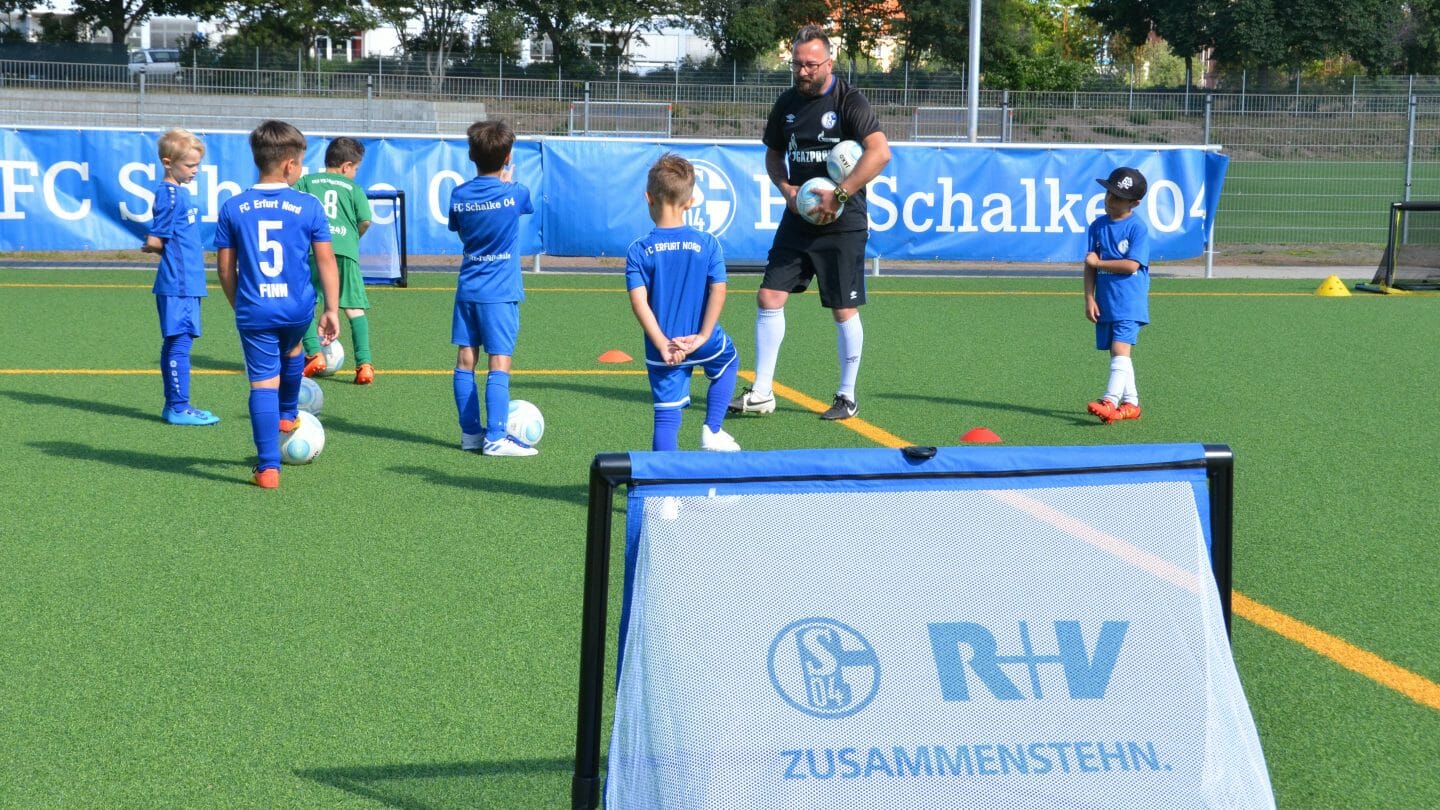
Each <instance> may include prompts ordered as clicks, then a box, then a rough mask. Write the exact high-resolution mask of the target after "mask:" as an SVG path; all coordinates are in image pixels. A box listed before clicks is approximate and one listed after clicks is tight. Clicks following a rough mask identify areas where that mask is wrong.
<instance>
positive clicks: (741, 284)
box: [0, 187, 1440, 808]
mask: <svg viewBox="0 0 1440 810" xmlns="http://www.w3.org/2000/svg"><path fill="white" fill-rule="evenodd" d="M1228 193H1229V191H1228V187H1227V194H1228ZM1382 236H1383V234H1382ZM152 276H153V274H152V272H150V271H140V270H38V269H0V296H3V300H4V301H5V303H6V309H7V311H8V313H9V317H8V318H7V319H6V320H5V321H4V322H3V323H0V345H3V346H4V347H5V351H4V360H3V361H0V416H3V421H0V424H3V431H0V454H3V457H4V458H5V460H6V463H5V464H4V465H3V466H0V499H3V502H0V506H3V509H0V512H3V518H0V615H3V616H4V621H3V624H0V627H3V628H4V629H3V630H0V641H3V643H0V676H3V683H4V688H3V689H0V720H3V723H4V728H5V730H6V734H5V735H4V738H3V740H0V758H3V759H4V761H5V762H6V767H4V768H3V769H0V806H4V807H116V808H122V807H123V808H129V807H134V808H153V807H215V806H223V807H231V806H234V807H327V808H328V807H357V808H359V807H376V806H387V807H403V808H470V807H491V808H556V807H564V806H568V803H569V792H570V776H571V770H572V764H573V763H572V757H573V750H574V749H573V745H574V733H575V710H576V694H575V693H576V684H577V676H578V641H579V627H580V606H581V593H580V590H581V587H580V586H581V578H582V568H583V553H584V534H585V503H586V495H587V491H586V485H587V481H588V473H589V465H590V462H591V460H592V459H593V458H594V456H595V455H596V454H597V453H601V452H611V451H624V450H643V449H648V448H649V438H650V413H651V411H650V393H649V389H648V386H647V384H646V381H645V376H644V372H643V368H642V364H641V363H638V362H631V363H627V364H618V365H617V364H605V363H600V362H598V360H597V358H598V356H599V355H600V354H601V353H602V352H604V351H606V350H608V349H621V350H623V351H625V352H627V353H629V354H631V355H632V356H637V357H638V356H641V354H642V344H641V335H640V331H639V329H638V327H637V326H636V324H635V322H634V318H633V316H632V315H631V313H630V308H629V304H628V301H627V298H626V296H625V294H624V283H623V279H622V278H621V277H620V276H619V275H618V274H610V275H564V274H555V273H544V274H538V275H536V274H527V276H526V279H525V281H526V287H527V290H528V295H529V298H528V300H527V301H526V302H525V303H524V304H523V305H522V307H521V334H520V342H519V346H518V349H517V354H516V356H515V369H516V373H515V375H514V377H513V379H512V395H513V396H514V397H516V398H523V399H527V400H530V401H532V402H535V403H536V404H537V405H539V407H540V408H541V409H542V411H543V412H544V414H545V418H546V421H547V431H546V434H545V437H544V439H543V441H542V442H541V443H540V450H541V453H540V455H539V456H538V457H535V458H532V459H497V458H486V457H481V456H477V455H474V454H471V453H466V452H462V451H461V450H459V449H458V442H459V431H458V428H457V427H456V424H455V414H454V405H453V400H452V399H451V387H450V369H451V368H452V367H453V363H454V349H453V347H451V346H450V345H449V342H448V338H449V322H450V307H451V298H452V294H453V285H454V275H453V274H440V273H434V274H431V273H419V274H414V275H412V277H411V286H410V288H408V289H403V290H401V289H375V290H372V291H371V300H372V303H373V306H374V309H373V310H372V316H371V317H372V322H373V327H372V330H373V331H372V337H373V341H374V347H375V363H376V368H377V377H376V382H375V384H374V385H373V386H369V387H357V386H354V385H351V384H350V382H349V380H350V374H349V371H350V369H349V368H348V367H347V368H346V369H345V370H342V371H341V372H340V374H339V375H337V376H335V377H333V378H329V379H326V380H323V381H322V382H321V384H322V386H323V388H324V391H325V407H324V411H323V412H322V413H321V415H320V418H321V421H322V422H323V423H324V425H325V428H326V431H327V444H326V448H325V451H324V453H323V455H322V456H321V457H320V458H319V459H317V460H316V462H315V463H313V464H311V465H308V466H305V467H287V468H285V470H284V472H283V476H282V484H281V488H280V489H279V490H278V491H263V490H260V489H258V488H257V487H255V486H253V485H252V484H251V483H250V465H251V464H252V463H253V452H254V451H253V445H252V442H251V437H250V428H249V422H248V418H247V414H246V410H245V409H246V404H245V403H246V387H247V385H246V382H245V380H244V376H243V373H242V372H243V363H242V360H241V355H240V348H239V341H238V338H237V336H236V333H235V329H234V323H233V319H232V317H231V315H230V312H229V308H228V306H227V305H226V304H225V300H224V297H223V295H222V294H221V293H220V291H219V289H218V287H216V286H215V285H214V282H213V274H212V286H211V290H210V294H211V297H210V298H209V299H208V300H207V302H206V304H205V307H204V317H205V324H204V325H205V335H204V337H202V338H201V339H199V340H198V341H196V344H195V349H194V355H193V358H194V364H195V373H194V377H193V380H192V393H193V401H194V402H195V404H196V405H197V406H199V407H202V408H208V409H211V410H213V411H214V412H215V413H216V414H217V415H219V416H220V417H221V418H222V419H223V421H222V423H221V424H219V425H218V426H215V427H209V428H180V427H172V426H168V425H165V424H164V423H162V422H161V421H160V419H159V417H158V414H159V411H160V406H161V401H162V400H161V383H160V379H159V374H158V370H157V356H158V352H159V339H158V334H157V332H158V330H157V329H156V317H155V304H154V297H153V296H152V295H151V294H150V283H151V280H152ZM757 283H758V278H757V277H755V276H736V277H734V278H732V287H731V298H730V301H729V304H728V306H727V308H726V311H725V314H724V316H722V319H721V323H722V324H723V325H724V326H725V327H726V328H727V330H728V331H729V332H730V333H731V335H732V336H733V337H734V338H735V339H736V342H737V344H739V347H740V351H741V354H740V356H741V361H742V367H743V368H744V369H745V371H747V372H748V371H749V370H750V366H751V363H752V362H753V353H752V351H751V348H750V345H751V341H752V334H751V328H752V324H753V318H754V289H755V285H756V284H757ZM1315 285H1316V282H1315V281H1313V280H1307V281H1262V280H1224V281H1221V280H1208V281H1207V280H1199V279H1194V280H1184V279H1163V278H1160V279H1156V280H1155V281H1154V283H1153V287H1152V300H1151V309H1152V316H1153V318H1154V323H1153V324H1152V325H1151V326H1150V327H1148V328H1147V329H1146V330H1145V331H1144V333H1143V334H1142V337H1141V340H1140V343H1139V345H1138V346H1137V348H1136V351H1135V367H1136V374H1137V378H1138V382H1139V386H1140V392H1141V396H1142V404H1143V406H1144V418H1142V419H1140V420H1139V421H1135V422H1124V423H1119V424H1115V425H1110V426H1106V425H1101V424H1099V423H1097V422H1096V421H1095V420H1094V418H1093V417H1091V416H1089V415H1088V414H1087V413H1086V412H1085V407H1084V406H1085V403H1086V402H1087V401H1088V400H1091V399H1094V398H1095V396H1096V395H1097V394H1098V393H1099V392H1100V389H1101V387H1102V385H1103V383H1104V379H1105V373H1106V368H1107V365H1108V363H1107V359H1106V356H1105V355H1104V354H1102V353H1100V352H1096V351H1095V350H1094V349H1093V348H1092V341H1093V332H1092V327H1091V325H1090V324H1089V323H1088V322H1087V321H1086V320H1085V317H1084V305H1083V299H1082V297H1081V295H1080V279H1079V277H1078V273H1077V274H1076V277H1075V278H1073V279H1059V278H1044V279H1021V278H1003V279H1002V278H965V279H958V278H902V277H885V278H879V279H872V280H871V289H870V292H871V296H870V303H869V305H868V306H866V307H865V308H864V309H863V310H862V315H863V318H864V325H865V332H866V344H865V354H864V365H863V368H862V370H861V373H860V384H859V390H858V394H859V397H858V399H859V404H860V413H859V417H858V419H856V420H851V421H849V422H844V423H830V422H823V421H821V420H819V419H817V418H816V417H815V414H814V413H813V412H811V411H810V410H808V409H807V406H808V405H811V404H814V403H817V402H825V403H828V400H829V399H830V397H831V396H832V395H833V393H834V384H835V376H836V370H835V369H836V360H835V336H834V328H833V326H832V325H831V324H830V321H829V318H828V315H827V314H826V313H824V312H823V311H822V310H821V309H820V306H819V302H818V300H817V297H816V296H815V295H814V294H813V293H810V294H806V295H801V296H795V297H793V298H792V300H791V302H790V306H789V307H788V308H787V313H788V335H787V338H786V342H785V345H784V349H783V351H782V354H781V358H780V366H779V371H778V379H779V381H780V382H781V383H783V384H784V386H786V388H787V389H788V390H789V391H791V392H792V393H791V395H790V396H789V398H788V399H784V400H782V401H781V403H780V408H779V411H778V412H777V413H776V414H774V415H772V416H769V417H766V418H763V419H755V418H751V419H732V420H729V421H728V422H727V429H728V430H729V431H730V432H731V433H733V434H734V435H735V437H736V439H737V440H738V441H739V442H740V444H741V446H743V447H744V448H745V449H746V450H771V449H788V448H805V447H873V446H877V445H894V444H896V443H901V444H928V445H951V444H956V443H957V442H958V438H959V437H960V436H961V435H962V434H963V433H965V432H966V431H967V430H969V429H970V428H972V427H978V426H984V427H988V428H990V429H991V430H993V431H995V432H996V433H998V434H999V435H1000V436H1001V437H1002V438H1003V439H1004V441H1005V443H1006V444H1009V445H1046V446H1048V445H1101V444H1118V443H1132V442H1134V443H1173V442H1207V443H1219V444H1228V445H1229V446H1230V447H1231V448H1232V449H1233V451H1234V454H1235V474H1236V507H1235V509H1236V523H1235V555H1234V585H1235V591H1236V593H1235V616H1236V618H1235V624H1234V655H1235V659H1236V663H1237V667H1238V670H1239V673H1240V676H1241V679H1242V682H1243V684H1244V687H1245V690H1246V694H1247V696H1248V698H1249V701H1250V705H1251V708H1252V710H1253V712H1254V715H1255V719H1256V723H1257V726H1258V728H1259V733H1260V739H1261V742H1262V744H1263V745H1264V748H1265V754H1266V758H1267V762H1268V765H1269V768H1270V773H1271V778H1272V780H1273V783H1274V786H1275V791H1276V799H1277V801H1278V803H1279V806H1280V807H1282V808H1287V807H1294V808H1311V807H1324V808H1338V807H1355V808H1373V807H1396V808H1412V807H1413V808H1432V807H1437V806H1440V771H1437V768H1436V763H1437V762H1440V684H1437V681H1440V644H1437V642H1436V638H1437V634H1436V630H1435V628H1436V626H1437V625H1440V601H1437V599H1436V596H1435V594H1436V593H1437V592H1440V549H1437V544H1436V543H1435V541H1434V534H1435V528H1434V527H1435V526H1436V525H1440V499H1437V498H1436V497H1435V492H1436V491H1437V490H1440V451H1437V449H1436V448H1437V447H1440V425H1437V423H1435V422H1434V421H1432V420H1430V419H1428V418H1425V415H1426V414H1428V413H1430V412H1431V411H1432V410H1433V409H1434V407H1435V403H1436V402H1440V374H1437V373H1436V372H1437V369H1436V360H1435V356H1436V355H1435V351H1434V347H1435V346H1436V345H1437V338H1440V328H1437V323H1440V317H1437V316H1440V299H1437V298H1430V297H1419V296H1416V297H1387V296H1364V295H1357V296H1352V297H1347V298H1326V297H1317V296H1315V295H1313V294H1311V293H1312V292H1313V290H1314V288H1315ZM346 339H347V338H346V336H345V335H342V340H346ZM1377 344H1378V345H1377ZM1398 346H1404V347H1408V348H1406V349H1403V350H1397V349H1396V348H1394V347H1398ZM694 394H695V398H696V403H697V407H695V408H692V409H691V410H690V412H687V414H686V422H685V427H684V429H683V430H682V433H681V443H682V447H687V448H695V447H697V446H698V437H699V424H700V423H699V417H700V408H699V407H698V406H699V403H701V402H703V396H704V386H703V381H697V383H696V385H695V391H694ZM1411 415H1416V416H1418V417H1419V418H1407V419H1400V418H1399V417H1400V416H1411ZM617 518H618V515H617ZM620 553H621V552H620V549H618V548H617V549H616V559H615V561H614V563H613V565H612V571H613V572H614V576H615V580H616V581H615V584H614V586H613V587H612V589H611V592H612V595H613V597H614V599H615V600H616V604H617V608H616V609H612V610H611V612H610V615H611V616H612V619H614V618H618V615H619V610H618V599H619V594H620V586H619V578H620V575H621V569H622V561H621V560H620ZM608 638H609V640H610V642H611V644H612V646H613V643H614V639H615V633H614V630H613V627H612V630H611V632H610V634H609V636H608ZM613 660H614V658H613V649H612V654H611V666H612V668H613ZM612 671H613V669H612Z"/></svg>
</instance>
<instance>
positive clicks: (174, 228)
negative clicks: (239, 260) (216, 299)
mask: <svg viewBox="0 0 1440 810" xmlns="http://www.w3.org/2000/svg"><path fill="white" fill-rule="evenodd" d="M199 217H200V209H199V207H197V206H196V205H195V204H194V202H193V201H192V200H191V198H190V192H189V191H188V190H187V189H186V188H185V187H184V186H181V185H176V184H175V183H169V182H162V183H160V184H159V185H157V186H156V187H155V206H154V209H153V216H152V218H151V220H150V236H154V237H157V238H160V239H163V240H165V250H164V251H163V252H162V253H161V254H160V266H159V268H157V269H156V271H155V286H154V287H153V288H151V292H153V293H155V294H156V295H176V296H181V297H186V298H202V297H204V296H205V294H206V293H205V248H204V246H203V245H201V244H200V227H199V225H198V220H199Z"/></svg>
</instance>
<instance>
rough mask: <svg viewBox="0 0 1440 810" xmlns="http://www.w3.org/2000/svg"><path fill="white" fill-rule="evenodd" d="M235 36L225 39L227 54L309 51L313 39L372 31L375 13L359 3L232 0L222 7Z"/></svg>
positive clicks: (322, 0) (340, 36) (332, 37)
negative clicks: (259, 2)
mask: <svg viewBox="0 0 1440 810" xmlns="http://www.w3.org/2000/svg"><path fill="white" fill-rule="evenodd" d="M224 16H225V18H226V19H227V20H228V21H229V22H230V23H231V24H233V25H234V26H235V27H236V29H237V32H236V34H235V36H233V37H230V38H229V39H227V40H225V44H224V48H225V50H226V51H234V52H243V51H246V50H249V49H251V48H256V49H283V50H289V51H292V52H293V51H295V50H301V51H308V50H309V49H310V48H312V47H313V46H314V45H315V39H316V38H317V37H320V36H326V37H329V38H331V39H339V40H342V41H347V40H349V38H350V37H351V36H352V35H354V34H355V32H357V31H364V30H366V29H369V28H374V27H375V25H376V24H377V23H378V22H379V21H378V19H377V18H376V16H375V14H373V13H372V12H371V11H370V10H369V9H367V8H365V7H363V6H361V5H360V4H351V3H330V2H327V0H269V1H268V2H266V3H264V4H258V3H250V2H245V1H244V0H232V2H228V3H226V5H225V8H224Z"/></svg>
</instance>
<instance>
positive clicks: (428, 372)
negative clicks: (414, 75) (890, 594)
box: [0, 368, 1440, 711]
mask: <svg viewBox="0 0 1440 810" xmlns="http://www.w3.org/2000/svg"><path fill="white" fill-rule="evenodd" d="M159 373H160V372H159V370H158V369H0V374H71V375H105V374H110V375H125V374H141V375H158V374H159ZM191 373H192V374H197V375H239V374H240V373H241V372H239V371H229V370H203V369H194V370H192V371H191ZM383 373H384V374H385V375H386V376H402V375H404V376H441V375H446V374H450V373H451V372H450V370H449V369H444V370H435V369H409V370H395V371H390V370H387V371H385V372H383ZM511 373H512V374H520V375H535V376H566V375H589V376H597V375H599V376H639V375H642V374H644V373H645V371H644V370H643V369H618V368H617V369H544V370H533V371H524V370H519V369H517V370H515V371H513V372H511ZM740 376H741V377H742V378H744V379H745V380H747V381H752V382H753V381H754V379H755V375H754V374H753V373H752V372H748V371H743V372H741V373H740ZM773 388H774V391H775V395H776V396H777V397H781V398H783V399H786V400H788V401H790V402H793V403H795V404H796V405H799V406H800V407H802V408H804V409H806V410H808V411H811V412H812V413H817V414H818V413H824V411H825V409H826V408H827V407H828V406H827V405H826V404H825V403H824V402H821V401H820V400H818V399H815V398H814V397H811V396H809V395H807V394H804V393H802V392H800V391H797V390H796V389H794V388H791V387H789V386H786V385H782V384H780V383H774V384H773ZM839 424H840V425H842V426H843V427H845V428H847V429H849V430H853V431H855V432H856V433H858V434H860V435H861V436H864V437H865V438H867V439H869V440H870V441H872V442H874V443H876V444H878V445H881V446H883V447H893V448H898V447H908V446H910V445H912V444H914V442H909V441H906V440H905V439H902V438H900V437H899V436H896V435H895V434H893V433H890V432H889V431H887V430H884V429H882V428H879V427H876V426H875V425H872V424H870V423H869V422H866V421H865V420H863V419H860V418H858V417H852V418H850V419H844V420H840V421H839ZM1230 594H1231V608H1232V609H1233V610H1234V612H1235V614H1236V615H1238V616H1240V617H1242V618H1244V619H1247V620H1249V621H1250V622H1252V623H1254V624H1256V625H1257V626H1259V627H1262V628H1264V629H1266V630H1269V631H1271V632H1272V633H1275V634H1277V635H1279V636H1280V637H1282V638H1285V639H1287V640H1289V641H1293V642H1295V643H1296V644H1299V645H1300V646H1302V647H1305V648H1306V649H1308V650H1310V651H1312V652H1314V653H1316V654H1318V655H1321V656H1323V657H1325V658H1328V659H1330V660H1331V661H1334V662H1335V663H1337V664H1339V665H1340V666H1342V667H1344V668H1345V669H1348V670H1350V671H1351V672H1354V673H1356V674H1358V675H1361V676H1363V677H1366V678H1369V679H1370V680H1372V681H1374V682H1375V683H1378V684H1380V685H1381V686H1384V687H1385V688H1387V689H1390V690H1393V691H1395V692H1398V693H1400V694H1401V695H1404V696H1405V697H1407V698H1409V699H1410V700H1413V701H1415V702H1416V703H1419V704H1420V705H1422V706H1425V707H1427V708H1430V709H1435V710H1437V711H1440V684H1437V683H1435V682H1434V681H1431V680H1430V679H1428V678H1426V677H1425V676H1423V675H1420V674H1417V673H1415V672H1411V671H1410V670H1408V669H1405V668H1404V667H1401V666H1399V665H1397V664H1393V663H1391V662H1389V661H1386V660H1385V659H1383V658H1381V657H1380V656H1378V655H1376V654H1374V653H1372V652H1369V651H1368V650H1365V649H1362V648H1360V647H1357V646H1355V645H1354V644H1351V643H1350V642H1348V641H1346V640H1344V639H1342V638H1340V637H1339V636H1335V635H1331V634H1330V633H1327V632H1325V631H1324V630H1321V629H1319V628H1317V627H1314V626H1312V625H1309V624H1306V623H1305V622H1303V621H1300V620H1299V619H1296V618H1294V617H1292V616H1289V615H1287V614H1285V613H1281V612H1280V611H1278V610H1276V609H1274V608H1272V607H1269V606H1268V605H1264V604H1262V603H1260V602H1257V601H1255V600H1254V599H1251V598H1250V597H1248V596H1246V595H1245V594H1243V593H1241V592H1240V591H1238V590H1232V591H1231V592H1230Z"/></svg>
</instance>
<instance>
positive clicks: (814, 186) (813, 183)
mask: <svg viewBox="0 0 1440 810" xmlns="http://www.w3.org/2000/svg"><path fill="white" fill-rule="evenodd" d="M822 188H823V189H828V190H829V191H830V193H831V194H834V193H835V183H833V182H832V181H831V180H830V178H828V177H812V178H810V179H809V180H806V181H805V183H804V185H802V186H800V191H799V192H798V193H797V194H796V195H795V210H796V211H799V212H800V216H802V217H804V218H805V221H806V222H808V223H810V224H811V225H819V224H820V223H818V222H816V221H815V209H816V208H818V207H819V205H820V195H819V193H818V191H819V190H820V189H822ZM844 210H845V204H844V203H841V204H840V207H839V208H838V209H836V211H835V216H837V217H838V216H840V213H841V212H842V211H844Z"/></svg>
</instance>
